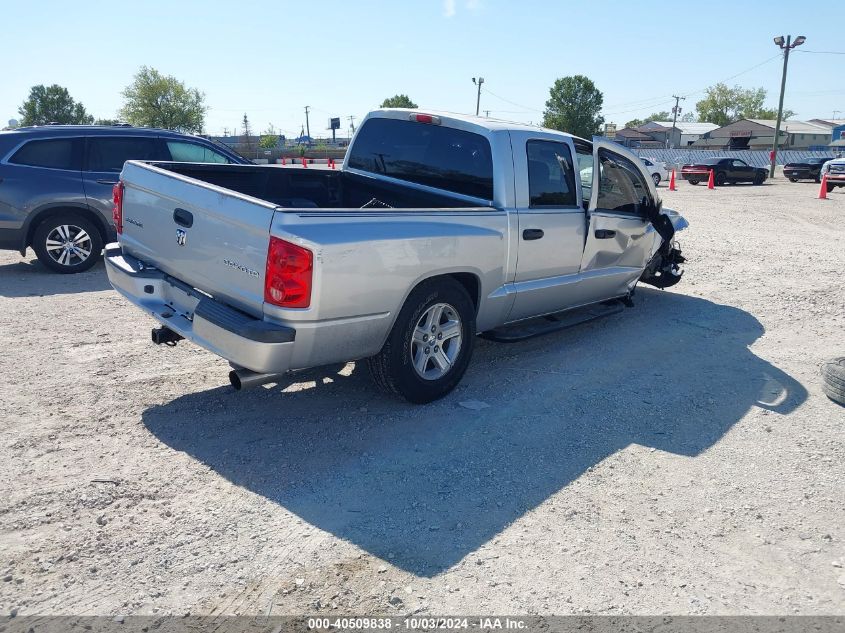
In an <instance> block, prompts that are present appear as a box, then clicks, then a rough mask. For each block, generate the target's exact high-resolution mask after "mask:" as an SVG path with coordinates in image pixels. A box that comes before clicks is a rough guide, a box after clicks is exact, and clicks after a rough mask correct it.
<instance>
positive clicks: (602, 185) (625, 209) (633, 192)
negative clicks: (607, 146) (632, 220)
mask: <svg viewBox="0 0 845 633" xmlns="http://www.w3.org/2000/svg"><path fill="white" fill-rule="evenodd" d="M599 169H600V179H599V195H598V201H597V207H598V208H599V209H605V210H607V211H617V212H621V213H632V214H636V215H641V214H642V213H643V212H644V211H645V209H644V208H643V203H644V202H645V203H648V201H649V198H650V196H649V193H648V187H647V186H646V184H645V181H644V180H643V177H642V174H641V173H640V170H639V169H637V167H636V166H634V164H633V163H632V162H631V161H629V160H628V159H627V158H625V157H624V156H619V155H618V154H614V153H612V152H608V151H605V150H599Z"/></svg>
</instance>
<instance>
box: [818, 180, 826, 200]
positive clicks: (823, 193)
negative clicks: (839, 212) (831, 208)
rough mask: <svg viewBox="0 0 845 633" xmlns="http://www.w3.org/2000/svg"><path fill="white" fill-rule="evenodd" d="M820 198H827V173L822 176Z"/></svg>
mask: <svg viewBox="0 0 845 633" xmlns="http://www.w3.org/2000/svg"><path fill="white" fill-rule="evenodd" d="M819 200H827V174H825V175H824V176H822V186H821V187H819Z"/></svg>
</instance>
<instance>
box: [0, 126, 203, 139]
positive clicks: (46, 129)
mask: <svg viewBox="0 0 845 633" xmlns="http://www.w3.org/2000/svg"><path fill="white" fill-rule="evenodd" d="M0 134H21V135H24V134H25V135H27V136H31V137H44V136H50V137H55V136H79V135H80V134H83V135H85V136H100V135H102V136H109V135H119V136H127V135H129V136H147V135H149V136H170V137H181V138H184V137H186V136H191V137H193V135H191V134H182V133H181V132H174V131H173V130H160V129H158V128H153V127H132V126H131V125H129V126H127V125H35V126H32V127H19V128H16V129H14V130H7V131H3V132H0Z"/></svg>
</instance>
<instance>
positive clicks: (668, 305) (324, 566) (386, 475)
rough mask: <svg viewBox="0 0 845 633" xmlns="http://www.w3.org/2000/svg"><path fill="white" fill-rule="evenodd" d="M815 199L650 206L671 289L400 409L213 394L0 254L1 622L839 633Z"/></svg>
mask: <svg viewBox="0 0 845 633" xmlns="http://www.w3.org/2000/svg"><path fill="white" fill-rule="evenodd" d="M817 190H818V185H814V184H811V183H798V184H792V183H789V182H783V180H782V179H778V180H777V181H776V182H774V183H769V184H766V185H764V186H761V187H752V186H742V185H740V186H729V187H724V188H720V189H716V190H714V191H708V190H707V189H706V188H705V187H703V186H699V187H692V186H690V185H688V184H686V183H682V184H681V185H680V190H679V191H677V192H669V191H667V190H666V188H665V187H661V192H662V196H663V198H664V202H665V204H666V206H669V207H672V208H676V209H678V210H680V211H681V212H682V213H684V214H685V215H686V216H687V217H688V218H689V220H690V223H691V228H690V230H689V231H687V232H686V234H683V235H681V242H682V245H683V247H684V254H685V255H687V257H688V258H689V263H688V265H687V273H686V277H685V280H684V281H683V282H682V283H681V284H679V285H678V286H676V287H675V288H673V289H672V290H669V291H665V292H661V291H657V290H652V289H647V288H642V289H640V291H639V292H638V294H637V297H636V299H635V302H636V306H635V307H634V308H633V309H630V310H626V311H625V312H623V313H622V314H618V315H615V316H612V317H610V318H608V319H605V320H603V321H598V322H595V323H592V324H589V325H585V326H581V327H578V328H574V329H571V330H568V331H565V332H561V333H558V334H553V335H550V336H546V337H542V338H538V339H534V340H531V341H528V342H524V343H518V344H512V345H503V344H496V343H490V342H486V341H483V340H479V341H478V345H477V347H476V353H475V357H474V359H473V362H472V364H471V367H470V370H469V372H468V374H467V376H466V378H465V380H464V382H463V383H462V385H461V386H460V387H459V389H458V390H457V391H456V392H455V393H453V394H452V395H451V396H450V397H448V398H446V399H445V400H443V401H440V402H438V403H435V404H433V405H429V406H423V407H420V406H412V405H408V404H405V403H403V402H400V401H396V400H392V399H389V398H386V397H383V396H381V395H380V394H379V393H378V392H376V390H375V389H374V388H373V386H372V385H371V384H370V381H369V378H368V376H367V375H366V372H365V371H363V370H360V369H358V368H356V367H355V366H354V365H353V364H349V365H346V366H345V367H329V368H322V369H320V370H316V371H312V372H309V373H308V374H306V375H303V376H300V377H299V378H297V379H296V380H297V381H298V382H291V383H289V384H284V385H279V386H268V387H267V388H259V389H257V390H254V391H247V392H241V393H235V392H233V391H231V390H230V388H229V386H228V382H227V378H226V374H227V371H228V365H227V364H226V363H225V362H224V361H222V360H220V359H218V358H216V357H214V356H213V355H211V354H210V353H208V352H205V351H203V350H201V349H199V348H196V347H194V346H192V345H190V344H185V343H181V344H179V345H178V346H177V347H176V348H167V347H161V348H158V347H155V346H154V345H152V344H151V343H150V341H149V331H150V328H151V327H152V326H153V325H154V323H153V321H152V320H151V319H149V318H147V317H145V316H144V315H142V314H141V313H140V312H139V311H137V310H136V309H135V308H133V307H131V306H130V305H129V304H128V303H127V302H125V301H124V300H123V299H121V298H120V297H119V296H118V295H117V294H116V293H115V292H113V291H111V290H110V287H109V285H108V282H107V280H106V276H105V273H104V270H103V267H102V265H98V266H97V267H95V268H94V269H93V270H92V271H91V272H89V273H85V274H82V275H78V276H73V277H64V276H60V275H54V274H49V273H47V272H46V271H45V269H43V268H42V267H41V266H40V265H39V264H38V263H37V262H36V261H35V259H34V256H33V255H32V254H31V252H30V254H29V255H28V256H27V258H25V259H24V260H21V258H20V257H19V255H18V254H17V253H9V252H2V253H0V373H1V374H2V376H3V388H2V391H1V392H0V417H2V430H1V431H0V433H2V449H0V450H2V454H0V481H1V482H2V484H0V485H2V488H3V494H2V498H0V545H1V547H0V613H4V614H6V613H10V612H12V610H17V612H18V613H19V614H21V615H26V614H111V615H116V614H126V615H128V614H152V613H155V614H162V615H163V614H168V613H173V614H180V615H181V614H184V613H186V612H191V613H193V614H229V613H246V614H266V613H273V614H301V613H326V612H328V613H333V614H343V613H358V614H366V613H390V614H395V615H400V614H405V613H411V612H420V613H430V614H444V613H454V614H468V613H486V612H496V613H511V614H534V613H542V614H547V613H559V614H566V613H593V614H629V613H634V614H670V613H671V614H685V613H695V614H699V613H707V614H793V613H800V614H842V613H843V612H845V485H843V481H845V408H843V407H840V406H838V405H836V404H834V403H833V402H831V401H830V400H828V399H827V398H826V397H825V396H824V395H823V394H822V392H821V388H820V378H819V373H818V366H819V364H820V363H821V362H822V361H823V360H824V359H826V358H828V357H831V356H842V355H845V337H843V327H845V310H843V306H845V287H843V283H842V279H843V270H845V190H844V189H838V190H836V191H835V192H834V193H832V194H830V195H829V198H830V199H829V200H827V201H822V200H817V199H816V192H817ZM475 401H477V403H483V405H488V406H487V407H486V408H480V407H482V406H483V405H477V406H476V407H475V408H466V406H465V405H466V404H467V403H468V402H469V403H470V404H472V403H473V402H475ZM461 403H463V405H462V404H461Z"/></svg>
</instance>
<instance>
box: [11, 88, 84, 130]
mask: <svg viewBox="0 0 845 633" xmlns="http://www.w3.org/2000/svg"><path fill="white" fill-rule="evenodd" d="M18 113H19V114H20V115H21V122H20V123H21V125H46V124H47V123H61V124H63V125H91V123H93V122H94V117H93V116H91V115H90V114H88V113H87V112H86V111H85V107H84V106H83V105H82V104H81V103H79V102H77V101H74V100H73V98H72V97H71V96H70V93H69V92H68V91H67V88H63V87H62V86H59V85H57V84H53V85H52V86H46V87H45V86H43V85H38V86H33V87H32V88H30V90H29V97H27V100H26V101H24V102H23V105H21V107H20V108H18Z"/></svg>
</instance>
